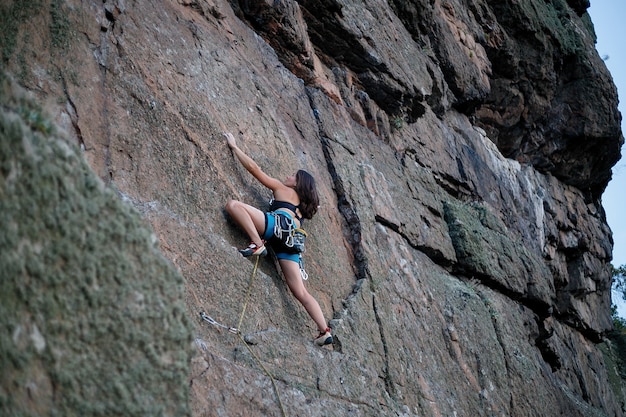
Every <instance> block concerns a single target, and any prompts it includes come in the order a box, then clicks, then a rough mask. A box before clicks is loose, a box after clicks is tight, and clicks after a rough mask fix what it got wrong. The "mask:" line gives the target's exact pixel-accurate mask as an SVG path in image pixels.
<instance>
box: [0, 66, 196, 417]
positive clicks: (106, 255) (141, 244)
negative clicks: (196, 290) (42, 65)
mask: <svg viewBox="0 0 626 417" xmlns="http://www.w3.org/2000/svg"><path fill="white" fill-rule="evenodd" d="M0 90H1V91H2V94H1V97H2V98H1V100H0V103H1V104H2V113H1V114H0V213H2V214H1V215H0V229H1V230H2V235H1V238H0V266H1V271H2V284H1V288H2V291H0V324H1V326H0V327H1V329H2V330H1V340H2V342H1V344H0V367H1V369H2V372H1V374H0V410H2V415H5V416H36V415H67V416H71V415H92V416H93V415H137V416H139V415H164V416H180V415H185V414H188V413H189V405H188V390H187V389H186V387H185V385H186V384H187V376H188V373H189V358H190V356H191V355H190V349H189V347H190V344H191V329H190V322H189V320H188V319H187V316H186V315H185V307H184V303H183V302H182V294H183V282H182V278H181V276H180V275H179V274H178V273H177V272H176V271H175V270H174V269H173V268H172V267H171V266H170V264H169V263H168V262H167V261H166V259H165V258H164V257H163V256H162V255H161V253H160V252H159V251H158V250H157V247H156V245H155V243H156V237H155V236H154V234H153V233H152V232H151V231H150V230H149V228H148V227H147V226H146V225H145V224H144V222H143V220H142V219H141V217H140V216H139V215H138V213H137V212H136V211H135V210H133V209H132V208H130V207H129V206H128V205H126V204H124V203H122V202H121V201H120V199H119V198H117V197H116V196H115V194H114V193H113V192H111V190H110V189H109V188H107V187H105V186H104V184H103V183H102V181H101V180H100V179H99V178H98V177H97V176H96V175H95V174H94V173H93V171H91V169H90V168H89V166H88V165H87V164H86V163H85V160H84V158H83V157H82V155H81V154H80V151H79V149H78V147H77V146H76V145H70V144H68V142H67V140H62V138H63V135H62V134H61V133H59V132H58V131H57V130H56V128H55V126H54V124H52V123H51V122H50V120H49V119H48V117H46V115H45V113H44V112H43V111H42V109H41V108H40V107H39V106H37V105H36V104H35V103H33V102H32V101H31V100H29V99H28V97H27V96H26V95H25V94H24V93H23V92H20V91H19V89H18V88H16V87H15V86H14V85H11V83H10V82H9V80H8V79H7V78H6V76H3V77H2V80H1V86H0Z"/></svg>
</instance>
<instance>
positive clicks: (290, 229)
mask: <svg viewBox="0 0 626 417" xmlns="http://www.w3.org/2000/svg"><path fill="white" fill-rule="evenodd" d="M270 214H271V215H272V216H274V237H276V239H278V241H280V243H281V244H282V245H283V246H284V247H285V248H286V249H287V250H288V251H289V252H291V253H303V252H304V251H305V248H304V242H305V241H306V237H307V233H306V231H305V230H304V229H302V228H300V227H296V224H295V222H294V220H293V218H291V217H289V216H285V215H281V214H279V213H277V212H272V213H270Z"/></svg>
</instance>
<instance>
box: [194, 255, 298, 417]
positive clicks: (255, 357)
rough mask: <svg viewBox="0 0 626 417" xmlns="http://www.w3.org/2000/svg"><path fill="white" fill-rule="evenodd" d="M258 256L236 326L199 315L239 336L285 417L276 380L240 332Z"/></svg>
mask: <svg viewBox="0 0 626 417" xmlns="http://www.w3.org/2000/svg"><path fill="white" fill-rule="evenodd" d="M259 258H260V256H257V257H256V262H255V263H254V269H253V270H252V274H251V275H250V282H249V283H248V289H247V291H246V298H245V301H244V303H243V308H242V309H241V315H240V316H239V323H237V327H228V326H225V325H223V324H221V323H218V322H217V321H215V320H213V319H212V318H211V317H209V316H207V315H206V314H205V313H204V312H200V317H202V319H203V320H204V321H207V322H209V323H210V324H213V325H215V326H218V327H222V328H225V329H228V331H229V333H233V334H236V335H237V336H239V339H240V340H241V343H243V344H244V345H245V346H246V348H248V351H249V352H250V354H251V355H252V357H253V358H254V359H255V360H256V362H257V363H258V364H259V366H260V367H261V369H263V372H265V374H266V375H267V376H268V377H269V379H270V380H271V381H272V386H273V387H274V392H275V393H276V398H277V399H278V405H280V411H281V413H282V415H283V417H287V414H286V413H285V407H284V406H283V402H282V400H281V399H280V394H279V393H278V386H276V381H275V380H274V377H273V376H272V374H271V373H270V371H268V370H267V368H266V367H265V365H263V363H262V362H261V360H260V359H259V358H258V356H257V355H256V354H255V353H254V352H253V351H252V348H251V347H250V345H249V344H248V343H247V342H246V341H245V339H244V338H243V334H242V332H241V324H242V323H243V318H244V316H245V314H246V308H247V307H248V301H249V300H250V295H251V293H252V284H253V283H254V277H255V276H256V271H257V269H258V267H259Z"/></svg>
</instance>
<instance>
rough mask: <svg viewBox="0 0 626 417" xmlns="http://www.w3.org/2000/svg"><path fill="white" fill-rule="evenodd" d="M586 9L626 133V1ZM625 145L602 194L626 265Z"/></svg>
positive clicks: (621, 306)
mask: <svg viewBox="0 0 626 417" xmlns="http://www.w3.org/2000/svg"><path fill="white" fill-rule="evenodd" d="M590 2H591V7H590V8H589V9H588V10H587V11H588V12H589V15H591V21H592V22H593V25H594V27H595V31H596V36H597V38H598V40H597V43H596V49H597V51H598V53H599V54H600V56H601V57H602V58H603V59H604V62H605V63H606V66H607V68H608V69H609V71H610V72H611V75H612V76H613V81H614V82H615V85H616V86H617V94H618V96H619V100H620V102H619V106H618V107H619V110H620V112H621V113H622V132H626V121H625V120H624V117H626V103H625V101H626V48H624V45H623V44H624V42H625V41H626V0H590ZM625 152H626V148H624V146H622V159H620V160H619V162H618V163H617V164H616V165H615V166H614V167H613V178H612V179H611V182H609V185H608V187H607V189H606V191H605V192H604V194H603V196H602V205H603V206H604V209H605V211H606V217H607V222H608V223H609V227H610V228H611V230H612V231H613V240H614V245H615V246H614V248H613V262H612V263H613V265H614V266H616V267H618V266H621V265H626V156H624V153H625ZM613 303H615V304H617V306H618V314H619V315H620V316H621V317H625V318H626V302H625V301H624V300H622V299H621V296H619V295H618V294H616V293H615V292H614V293H613Z"/></svg>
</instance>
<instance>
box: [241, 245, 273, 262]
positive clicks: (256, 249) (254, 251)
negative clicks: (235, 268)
mask: <svg viewBox="0 0 626 417" xmlns="http://www.w3.org/2000/svg"><path fill="white" fill-rule="evenodd" d="M239 253H241V254H242V255H243V256H245V257H246V258H247V257H249V256H265V255H267V249H265V245H261V246H257V245H256V243H254V242H250V245H248V247H247V248H245V249H239Z"/></svg>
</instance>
